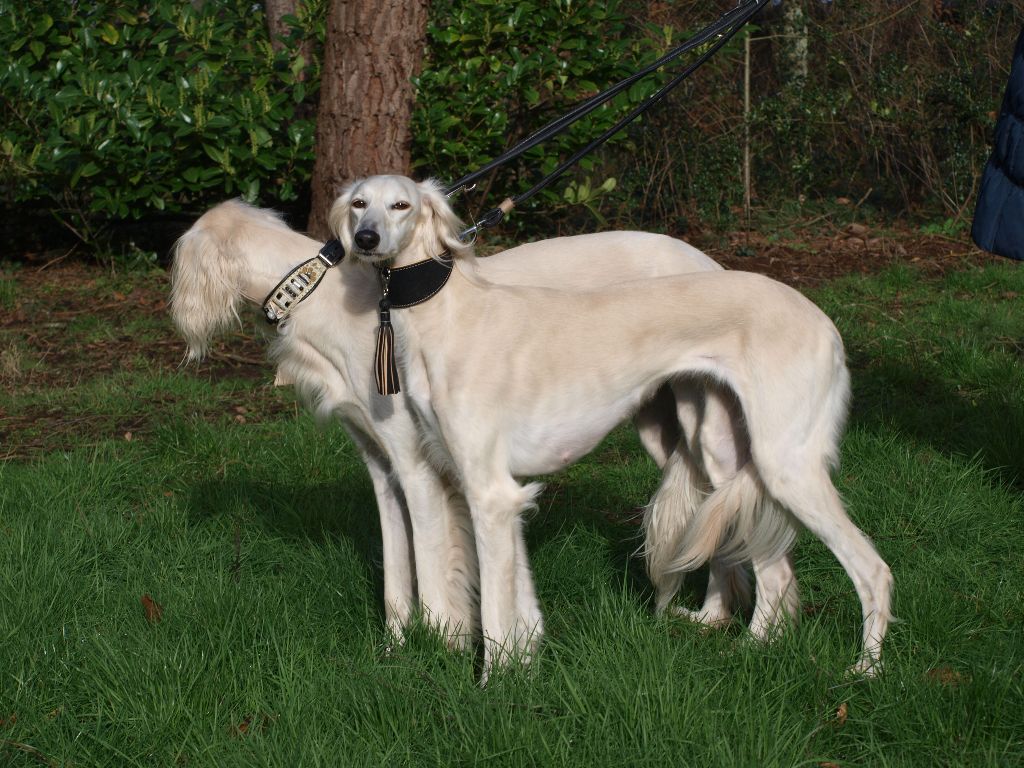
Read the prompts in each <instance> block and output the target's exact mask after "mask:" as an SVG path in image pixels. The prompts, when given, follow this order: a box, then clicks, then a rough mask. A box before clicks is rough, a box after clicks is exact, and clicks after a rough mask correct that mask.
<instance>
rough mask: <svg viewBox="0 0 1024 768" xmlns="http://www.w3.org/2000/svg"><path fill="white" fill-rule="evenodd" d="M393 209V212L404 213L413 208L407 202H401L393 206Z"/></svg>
mask: <svg viewBox="0 0 1024 768" xmlns="http://www.w3.org/2000/svg"><path fill="white" fill-rule="evenodd" d="M391 208H392V210H395V211H404V210H406V209H408V208H412V206H411V205H410V204H409V203H407V202H405V200H399V201H398V202H397V203H395V204H394V205H392V206H391Z"/></svg>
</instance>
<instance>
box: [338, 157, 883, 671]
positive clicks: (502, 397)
mask: <svg viewBox="0 0 1024 768" xmlns="http://www.w3.org/2000/svg"><path fill="white" fill-rule="evenodd" d="M329 222H330V225H331V227H332V229H333V231H334V232H335V233H336V235H337V236H338V237H339V239H340V240H341V242H342V243H343V245H344V246H345V248H346V250H347V252H348V253H349V254H350V255H354V256H355V257H356V258H354V259H352V258H348V259H346V260H345V261H344V262H343V263H342V264H341V266H340V267H339V268H338V269H339V271H340V273H341V281H342V282H343V283H345V284H346V285H351V286H352V287H353V290H354V291H360V290H365V291H366V295H365V297H364V299H363V300H364V301H366V302H373V301H374V300H376V299H377V298H378V297H379V296H380V289H379V287H377V286H375V282H376V281H377V278H378V275H377V271H378V269H379V268H384V267H386V268H396V267H403V266H408V265H411V264H415V263H418V262H421V261H424V260H427V259H432V258H437V257H439V256H440V255H442V254H444V253H446V252H447V253H450V254H451V256H452V258H453V259H454V262H455V265H456V266H455V269H454V270H453V271H452V274H451V276H450V278H449V280H448V282H447V284H446V285H445V286H444V288H443V289H442V290H440V291H439V292H438V293H437V294H436V295H435V296H434V297H433V298H431V299H430V300H428V301H426V302H424V303H421V304H419V305H416V306H412V307H409V308H407V309H398V310H393V311H392V312H391V320H392V322H393V324H394V330H395V339H396V346H397V350H398V352H397V355H398V363H399V366H398V367H399V370H400V373H401V377H402V379H401V383H402V387H403V391H404V392H405V394H406V401H407V402H409V403H410V404H411V407H412V409H413V411H414V413H415V416H416V419H417V422H418V424H419V428H420V430H421V431H422V433H423V436H424V439H425V440H427V441H428V442H429V443H430V444H431V446H432V448H433V450H434V451H435V453H436V454H437V455H439V456H443V457H444V459H445V460H446V461H447V464H448V466H449V468H450V471H451V472H452V473H453V475H454V476H455V477H456V478H457V481H458V483H459V485H460V487H461V489H462V491H463V493H464V495H465V498H466V500H467V502H468V504H469V508H470V514H471V516H472V521H473V530H474V535H475V538H476V549H477V555H478V558H479V568H480V600H481V620H482V628H483V632H484V642H485V646H484V648H485V674H486V673H487V671H489V670H491V669H492V668H493V667H494V666H495V665H496V664H501V663H503V662H504V661H506V660H507V659H508V658H511V657H513V656H523V657H528V656H529V654H530V653H531V651H532V649H533V648H534V646H535V644H536V642H537V641H538V639H539V637H540V635H541V632H542V619H541V613H540V609H539V606H538V604H537V601H536V599H535V597H534V596H533V589H532V583H531V582H530V573H529V569H528V567H527V566H526V558H525V553H524V552H522V551H521V548H522V536H521V518H520V513H521V512H522V511H523V510H524V509H525V508H528V507H529V506H531V504H532V503H533V499H534V498H535V496H536V494H537V492H538V490H539V488H540V486H539V485H538V484H536V483H531V484H527V485H521V484H520V483H519V482H518V481H517V479H516V478H517V477H522V476H529V475H536V474H541V473H547V472H553V471H555V470H557V469H560V468H562V467H565V466H567V465H568V464H570V463H572V462H573V461H575V460H576V459H578V458H579V457H581V456H583V455H584V454H585V453H587V452H588V451H589V450H591V449H592V448H593V447H594V446H595V445H596V444H597V443H598V442H599V441H600V440H601V439H602V438H603V437H604V436H605V435H606V434H607V432H608V431H609V430H610V429H612V428H613V427H614V426H615V425H616V424H618V423H619V422H621V421H622V420H623V419H624V418H626V417H628V416H630V415H631V414H632V413H634V412H635V411H636V410H637V409H638V408H639V407H640V406H641V405H642V404H643V403H645V402H648V401H649V400H650V399H651V397H652V396H653V395H654V394H655V393H656V392H657V391H658V390H659V389H661V388H663V387H666V386H667V387H670V388H671V389H672V390H673V391H675V392H676V393H677V394H678V395H679V408H680V416H681V418H682V420H683V421H684V423H685V421H686V417H685V413H686V412H687V411H688V410H690V409H692V408H693V407H694V403H693V402H692V397H691V395H690V394H689V392H690V388H689V387H684V388H683V389H682V390H680V388H679V387H680V384H681V383H685V384H687V385H692V384H701V385H703V384H707V385H708V386H710V387H711V388H712V389H713V390H714V389H716V388H718V387H723V388H724V391H726V392H728V393H729V397H730V398H732V401H733V403H734V405H735V407H736V409H737V411H738V413H739V414H741V415H742V420H741V422H740V423H742V425H743V427H744V429H745V435H746V440H748V441H749V455H748V456H742V457H741V461H740V463H739V466H738V467H737V468H736V471H735V473H733V474H732V475H731V476H729V477H726V478H724V480H723V481H722V482H721V484H719V485H716V487H715V489H714V491H713V492H712V493H711V494H710V496H708V498H707V499H705V500H704V501H703V502H702V503H701V504H700V507H699V509H698V510H697V511H696V513H695V514H693V515H692V519H678V518H680V516H684V517H685V516H686V515H689V514H690V512H691V511H692V504H691V502H690V497H691V493H692V483H691V482H689V480H688V474H689V469H688V465H687V456H688V453H689V452H691V451H692V445H691V444H690V443H689V440H688V439H687V440H682V441H680V444H679V447H678V450H676V451H673V452H672V453H671V455H669V457H668V459H667V461H666V463H665V466H664V472H663V480H662V483H661V486H660V487H659V489H658V491H657V493H656V494H655V497H654V500H653V502H652V504H651V507H650V510H649V512H648V514H649V523H648V526H647V541H646V547H647V551H648V558H649V567H651V564H652V563H658V564H660V565H658V566H657V567H656V568H652V570H654V571H657V570H658V569H665V571H666V572H669V573H671V572H677V571H686V570H689V569H692V568H694V567H696V566H697V565H699V564H701V563H702V562H705V561H706V560H708V559H709V558H710V557H711V556H712V555H713V554H714V553H715V552H716V551H718V550H719V549H720V548H721V547H725V550H726V552H728V553H729V554H731V555H732V556H733V557H735V558H746V557H757V558H760V559H763V560H764V561H765V562H772V561H774V560H775V559H776V558H777V557H778V556H779V555H780V554H781V553H783V552H786V551H787V550H788V549H789V547H790V546H791V544H792V541H793V537H794V532H795V527H794V524H793V519H792V518H795V520H796V521H799V522H800V523H802V524H803V525H805V526H807V527H808V528H809V529H810V530H811V531H812V532H814V533H815V534H816V535H817V536H818V537H819V538H821V539H822V540H823V541H824V543H825V544H826V545H827V546H828V547H829V548H830V549H831V550H832V552H833V553H834V554H835V555H836V557H837V558H838V559H839V561H840V562H841V563H842V565H843V566H844V568H845V569H846V571H847V572H848V573H849V575H850V576H851V578H852V579H853V582H854V585H855V587H856V589H857V592H858V595H859V597H860V600H861V606H862V610H863V650H862V655H861V658H860V660H859V662H858V664H857V669H859V670H860V671H863V672H871V671H873V670H874V669H875V665H876V664H877V663H878V661H879V658H880V653H881V646H882V640H883V637H884V636H885V633H886V629H887V626H888V623H889V619H890V612H889V611H890V591H891V575H890V572H889V569H888V567H887V566H886V564H885V563H884V562H883V561H882V559H881V558H880V557H879V556H878V554H877V553H876V552H875V549H874V547H873V546H872V545H871V542H870V541H869V540H868V539H867V537H866V536H865V535H864V534H863V533H862V532H861V531H860V530H859V529H858V528H857V527H856V526H855V525H854V524H853V523H852V522H851V521H850V519H849V517H847V515H846V512H845V510H844V508H843V504H842V502H841V501H840V498H839V494H838V493H837V491H836V489H835V487H834V486H833V484H832V481H831V478H830V468H831V467H833V466H834V465H835V463H836V461H837V459H838V450H839V449H838V442H839V437H840V434H841V432H842V429H843V425H844V421H845V418H846V413H847V403H848V399H849V374H848V372H847V370H846V365H845V361H844V352H843V344H842V340H841V339H840V336H839V333H838V332H837V331H836V329H835V326H834V325H833V324H832V322H831V321H830V320H829V319H828V317H826V316H825V315H824V314H823V313H822V312H821V310H819V309H818V308H817V307H816V306H815V305H814V304H812V303H811V302H810V301H808V300H807V299H806V298H805V297H804V296H802V295H801V294H800V293H798V292H797V291H795V290H793V289H791V288H788V287H787V286H785V285H782V284H780V283H777V282H775V281H773V280H770V279H768V278H766V277H762V276H760V275H754V274H748V273H742V272H721V271H714V272H706V273H699V274H693V275H687V276H685V277H664V278H658V279H654V280H644V281H636V282H623V283H622V284H620V285H617V286H615V287H613V288H610V289H604V290H595V291H593V292H585V293H570V292H565V291H559V290H552V289H544V288H530V287H514V286H499V285H495V284H493V283H489V282H488V281H486V280H485V279H484V278H483V276H481V275H480V273H479V270H478V264H477V263H476V261H475V260H474V258H473V256H472V252H471V249H470V248H469V247H468V246H467V245H466V244H464V243H463V242H461V241H460V239H459V237H458V233H459V231H460V228H461V225H460V222H459V221H458V219H457V218H456V217H455V215H454V214H453V212H452V211H451V209H450V208H449V206H448V205H447V202H446V200H445V199H444V197H443V195H441V194H440V191H439V187H438V185H436V184H435V183H433V182H424V183H420V184H417V183H415V182H413V181H411V180H409V179H407V178H405V177H400V176H375V177H370V178H367V179H363V180H360V181H357V182H355V183H353V184H351V185H350V186H349V187H348V188H347V189H346V190H345V191H344V192H343V193H342V195H341V197H340V198H339V199H338V200H337V201H336V203H335V205H334V206H333V209H332V211H331V214H330V216H329ZM689 437H690V436H687V438H689ZM771 502H777V503H778V505H776V504H775V503H771ZM783 510H785V511H783ZM790 515H792V518H791V517H790ZM653 575H654V579H655V582H656V583H657V582H658V580H659V579H661V578H663V577H664V573H660V572H655V573H654V574H653Z"/></svg>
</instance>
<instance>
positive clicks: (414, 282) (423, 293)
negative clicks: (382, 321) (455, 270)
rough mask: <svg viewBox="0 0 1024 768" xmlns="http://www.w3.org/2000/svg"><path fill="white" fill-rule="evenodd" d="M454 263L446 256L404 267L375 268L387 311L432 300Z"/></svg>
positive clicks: (448, 254)
mask: <svg viewBox="0 0 1024 768" xmlns="http://www.w3.org/2000/svg"><path fill="white" fill-rule="evenodd" d="M454 263H455V262H454V261H453V260H452V258H451V254H450V253H448V252H445V253H443V254H441V256H440V257H439V258H438V259H424V260H423V261H417V262H416V263H415V264H409V265H408V266H406V267H395V268H392V267H381V268H378V271H379V272H380V276H381V282H382V284H383V285H384V291H385V293H384V295H385V296H386V297H387V300H388V305H389V306H390V308H391V309H405V308H406V307H414V306H416V305H417V304H422V303H423V302H425V301H426V300H427V299H429V298H431V297H433V296H435V295H436V294H437V293H438V291H440V290H441V289H442V288H444V286H445V283H447V282H448V278H449V277H451V276H452V267H453V266H454Z"/></svg>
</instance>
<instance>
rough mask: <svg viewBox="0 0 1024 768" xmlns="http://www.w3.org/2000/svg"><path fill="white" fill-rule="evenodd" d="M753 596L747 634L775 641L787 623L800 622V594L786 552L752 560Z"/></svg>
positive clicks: (788, 554)
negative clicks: (780, 555)
mask: <svg viewBox="0 0 1024 768" xmlns="http://www.w3.org/2000/svg"><path fill="white" fill-rule="evenodd" d="M754 582H755V584H756V597H755V601H754V616H753V618H752V619H751V620H750V634H752V635H753V636H754V637H755V638H757V639H758V640H762V641H768V640H772V639H774V638H775V636H776V635H777V634H778V633H779V631H780V630H781V629H782V627H783V626H785V624H786V623H787V622H789V623H792V624H796V623H797V622H798V621H799V619H800V593H799V591H798V590H797V585H796V573H795V571H794V570H793V557H792V555H791V554H790V553H788V552H787V553H786V554H784V555H783V556H782V557H779V558H776V559H774V560H764V559H758V560H755V561H754Z"/></svg>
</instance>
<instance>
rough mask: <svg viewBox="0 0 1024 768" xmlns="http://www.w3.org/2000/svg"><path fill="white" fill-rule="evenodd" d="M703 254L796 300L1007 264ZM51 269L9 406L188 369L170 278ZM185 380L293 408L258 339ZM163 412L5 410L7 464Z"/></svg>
mask: <svg viewBox="0 0 1024 768" xmlns="http://www.w3.org/2000/svg"><path fill="white" fill-rule="evenodd" d="M695 244H697V245H698V246H700V247H702V248H703V249H704V250H706V251H707V252H708V253H709V254H710V255H711V256H712V257H713V258H715V259H716V260H717V261H719V262H720V263H722V264H723V265H725V266H726V267H728V268H730V269H741V270H746V271H750V272H760V273H762V274H766V275H769V276H771V277H774V278H776V279H778V280H781V281H783V282H786V283H789V284H791V285H793V286H795V287H798V288H806V287H813V286H815V285H818V284H820V283H822V282H824V281H827V280H830V279H833V278H835V277H839V276H841V275H846V274H850V273H864V274H868V273H873V272H878V271H879V270H882V269H884V268H886V267H888V266H890V265H892V264H894V263H898V262H907V263H910V264H914V265H916V266H917V267H919V268H920V269H921V270H922V271H923V272H924V273H926V274H941V273H944V272H947V271H950V270H955V269H960V268H963V267H964V266H965V265H968V264H984V263H988V262H991V261H994V260H996V259H997V257H993V256H990V255H988V254H985V253H983V252H981V251H979V250H978V249H976V248H974V247H973V246H972V245H970V244H969V243H968V242H967V241H966V238H962V239H953V238H948V237H944V236H938V235H922V234H920V233H919V232H915V231H904V232H896V233H895V234H894V233H893V230H886V231H885V234H884V235H876V234H875V233H873V232H872V231H871V230H870V229H868V228H867V227H864V226H862V225H850V226H849V227H847V228H846V229H843V230H839V231H835V232H833V233H831V234H827V235H822V234H818V235H815V236H805V237H800V238H799V239H794V240H790V241H786V242H770V241H769V240H768V239H767V238H766V237H765V236H763V235H759V234H755V233H749V234H748V233H744V232H737V233H735V234H733V235H731V236H730V237H728V238H725V239H721V238H719V239H718V240H717V241H716V242H715V243H709V242H699V241H697V242H696V243H695ZM58 256H59V254H58ZM53 259H54V255H52V254H40V255H39V256H36V257H32V256H30V257H28V258H27V259H26V260H25V261H24V262H22V263H21V264H20V266H19V268H17V269H13V270H9V271H7V272H6V273H3V272H0V276H2V277H3V279H4V281H5V282H8V284H10V282H12V281H13V284H14V286H15V290H13V291H7V295H8V296H13V299H11V298H8V299H7V301H6V302H5V303H4V304H0V385H2V386H3V388H4V389H5V390H6V392H7V394H8V397H5V398H4V400H6V401H7V402H8V403H10V402H16V399H17V398H18V397H19V396H20V395H29V394H31V393H33V392H34V393H37V394H38V393H41V392H45V391H59V390H66V388H69V387H76V386H78V385H80V384H83V383H86V382H90V381H92V380H94V379H96V378H98V377H107V376H110V375H112V374H114V373H121V372H131V371H132V370H133V368H135V367H138V366H144V367H145V368H146V369H147V370H149V371H152V370H153V369H154V368H156V369H166V370H168V371H171V370H175V369H178V367H179V364H180V363H181V360H182V355H183V352H184V345H183V343H182V342H181V340H180V339H178V337H177V336H176V335H175V334H174V332H173V329H172V328H171V325H170V322H169V320H168V318H167V293H168V281H167V277H166V275H165V274H162V273H153V274H150V275H135V274H132V275H128V276H124V275H120V276H117V278H116V279H112V278H111V275H110V272H109V270H104V269H103V268H101V267H97V266H93V265H88V264H84V263H82V262H76V261H70V260H67V259H65V260H59V261H56V262H54V261H53ZM118 286H120V288H119V287H118ZM12 303H13V308H12V307H11V306H10V305H11V304H12ZM147 319H148V320H150V321H151V322H149V323H148V324H146V323H145V322H144V321H145V320H147ZM140 320H141V321H143V322H144V326H143V327H144V328H145V332H142V333H140V332H139V331H138V329H139V322H140ZM83 321H88V322H89V323H91V326H92V327H93V328H96V327H99V328H102V329H103V332H102V333H96V332H93V333H91V334H89V335H88V336H87V337H85V338H83V337H82V335H81V334H80V333H78V332H77V329H80V328H81V326H82V324H83ZM183 370H185V371H186V375H194V376H200V377H202V378H204V379H212V380H216V379H218V378H222V377H230V378H233V379H242V380H246V381H251V382H252V383H253V384H254V385H256V386H255V387H254V390H255V391H254V390H250V391H249V392H248V393H247V396H246V398H245V403H244V404H243V403H242V402H241V399H240V401H239V402H238V403H216V404H209V406H208V407H210V409H211V412H217V413H220V414H224V413H225V412H227V413H233V414H235V415H234V418H235V419H236V420H238V421H246V420H250V421H252V420H257V419H259V418H263V417H267V418H269V417H272V416H273V415H274V414H275V413H278V412H280V411H281V410H283V409H293V408H294V405H293V404H291V403H289V402H288V401H287V398H282V397H281V396H280V395H279V394H278V395H275V394H274V393H273V392H272V390H271V387H270V386H269V385H270V382H271V381H272V378H273V372H272V369H271V366H270V365H269V364H268V363H267V362H266V360H265V354H264V349H263V343H262V340H261V339H260V338H259V335H258V333H256V332H255V331H253V332H237V333H235V334H233V335H232V336H231V337H230V338H228V339H226V340H224V341H222V342H221V343H219V344H217V345H216V346H215V347H214V349H213V350H212V353H211V354H210V356H209V358H208V359H207V360H206V361H204V362H203V363H202V364H201V365H200V366H190V367H189V368H186V369H183ZM254 394H255V396H256V397H255V401H254V399H253V395H254ZM11 396H13V397H11ZM36 399H38V398H36ZM160 405H161V404H160V403H147V404H135V406H137V407H135V406H133V405H131V404H127V403H126V405H125V409H124V413H123V414H121V415H120V416H119V417H118V418H116V419H113V420H112V419H111V418H110V417H109V414H108V416H107V417H106V418H99V417H93V416H92V415H91V414H88V413H86V414H82V413H79V414H78V415H72V414H69V413H67V412H66V410H65V408H64V407H63V405H62V404H61V402H60V399H59V398H58V399H57V400H55V402H54V404H52V405H51V404H48V405H40V404H35V405H31V406H26V407H19V408H17V409H15V408H13V407H10V406H5V405H4V402H3V401H0V460H4V459H24V458H28V457H31V456H37V455H39V454H41V453H45V452H47V451H49V450H54V449H59V448H60V447H62V446H63V445H66V444H69V443H72V444H74V443H75V442H76V440H77V439H80V438H81V437H82V436H83V435H89V434H91V433H95V437H96V438H97V439H103V438H104V437H109V436H111V435H114V436H121V435H123V436H125V437H126V438H129V439H130V438H131V437H132V436H141V435H144V434H145V433H146V431H147V428H148V426H149V425H150V424H151V422H152V421H153V419H154V417H155V416H156V414H157V412H158V411H159V410H160Z"/></svg>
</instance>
